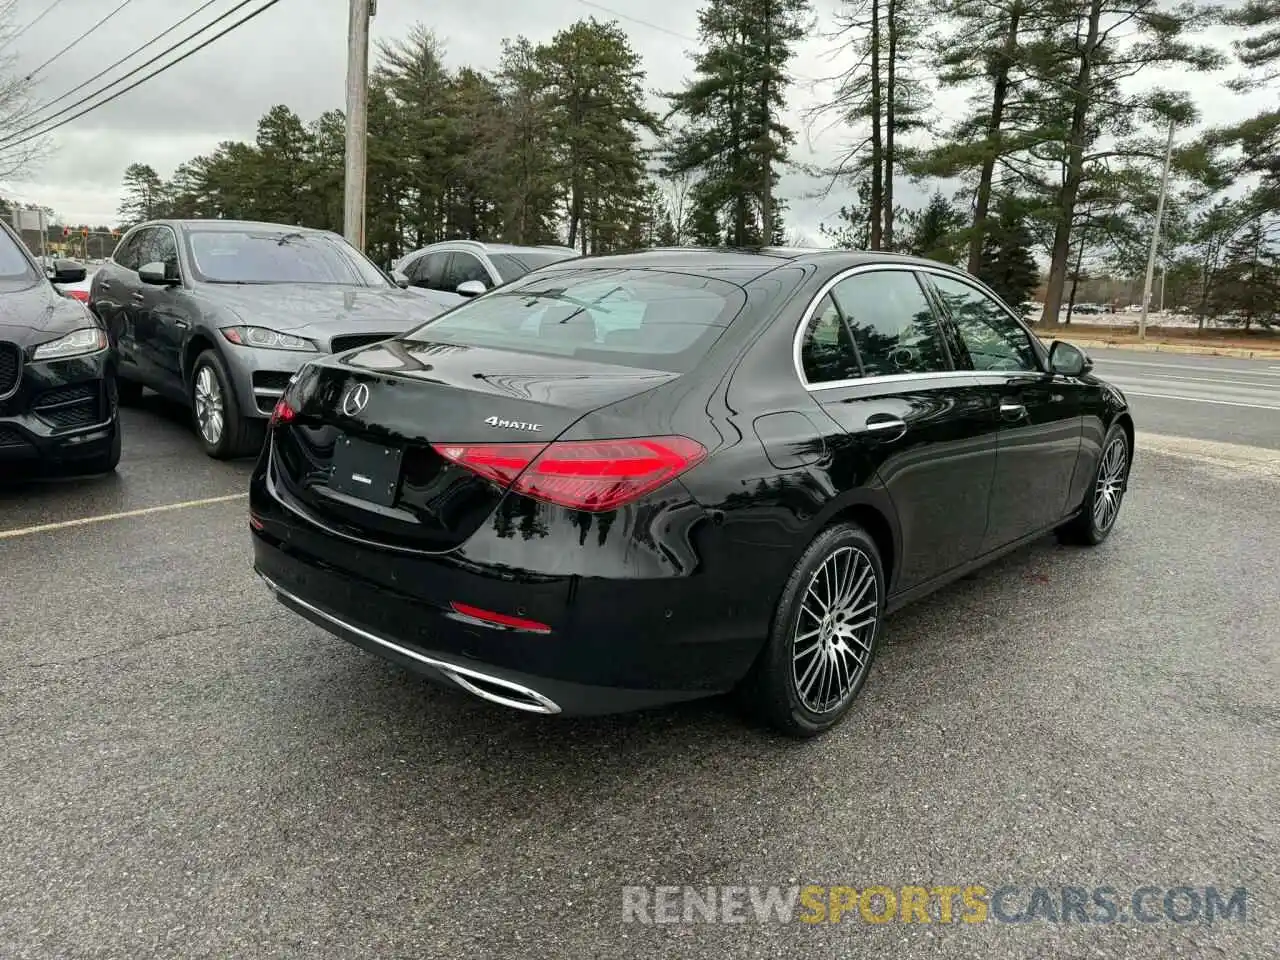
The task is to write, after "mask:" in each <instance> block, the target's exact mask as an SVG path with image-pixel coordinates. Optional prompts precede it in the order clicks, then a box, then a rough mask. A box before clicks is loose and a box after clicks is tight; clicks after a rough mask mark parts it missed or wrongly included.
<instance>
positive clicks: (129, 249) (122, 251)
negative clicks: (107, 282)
mask: <svg viewBox="0 0 1280 960" xmlns="http://www.w3.org/2000/svg"><path fill="white" fill-rule="evenodd" d="M150 233H151V228H150V227H143V228H142V229H141V230H135V231H133V233H131V234H129V235H128V236H127V237H125V238H124V239H123V240H122V241H120V246H118V247H117V248H116V252H115V253H113V254H112V255H111V258H112V259H113V260H115V262H116V263H118V264H120V266H122V267H124V268H125V269H126V270H137V269H138V268H139V267H140V266H142V262H141V261H140V260H139V259H138V257H139V255H140V253H141V251H142V247H143V245H144V244H146V242H147V237H148V235H150Z"/></svg>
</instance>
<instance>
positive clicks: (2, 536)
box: [0, 493, 249, 540]
mask: <svg viewBox="0 0 1280 960" xmlns="http://www.w3.org/2000/svg"><path fill="white" fill-rule="evenodd" d="M248 496H249V494H248V493H232V494H228V495H227V496H225V497H206V498H205V499H203V500H185V501H183V502H182V503H166V504H165V505H164V506H160V507H144V508H142V509H141V510H126V511H124V512H123V513H104V514H100V515H98V516H96V517H81V518H80V519H79V520H63V521H61V522H60V523H41V524H37V525H36V526H34V527H17V528H15V529H13V530H0V540H12V539H14V538H15V537H28V536H31V535H32V534H33V533H48V532H49V531H50V530H66V529H68V528H69V527H85V526H88V525H89V524H92V523H107V522H108V521H110V520H128V519H130V518H132V517H145V516H148V515H150V514H153V513H167V512H168V511H170V510H188V509H190V508H191V507H207V506H210V505H211V504H215V503H230V502H231V501H233V500H243V499H245V498H246V497H248Z"/></svg>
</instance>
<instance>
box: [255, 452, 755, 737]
mask: <svg viewBox="0 0 1280 960" xmlns="http://www.w3.org/2000/svg"><path fill="white" fill-rule="evenodd" d="M263 456H264V458H265V457H266V456H267V454H266V452H265V451H264V454H263ZM250 507H251V511H252V515H253V523H252V527H253V536H252V539H253V548H254V569H255V570H256V572H257V573H258V574H259V575H260V576H262V577H263V579H264V580H266V581H267V583H268V585H269V586H270V587H271V589H272V590H273V591H274V593H275V595H276V597H277V598H278V599H279V600H280V601H281V602H282V603H283V604H284V605H285V606H286V607H288V608H289V609H291V610H292V611H294V612H295V613H297V614H299V615H301V616H303V617H305V618H306V619H308V620H310V621H311V622H313V623H315V624H317V625H319V626H320V627H322V628H323V629H325V630H327V631H329V632H330V633H332V634H334V635H336V636H338V637H341V638H342V639H344V640H347V641H348V642H350V643H353V644H355V645H357V646H359V647H361V648H362V649H364V650H367V651H369V652H371V653H373V654H375V655H377V656H380V657H383V658H384V659H387V660H390V661H392V662H395V663H397V664H399V665H401V666H403V667H405V668H408V669H410V670H413V671H415V672H418V673H420V674H423V675H426V676H428V677H430V678H433V679H444V680H445V681H447V682H449V683H452V684H453V685H455V686H461V687H463V688H464V689H467V690H468V691H469V692H471V693H473V694H475V695H477V696H480V697H482V698H484V699H486V700H491V701H494V702H498V703H501V704H503V705H504V706H508V707H513V708H515V709H520V710H528V711H530V712H537V713H564V714H603V713H622V712H627V711H631V710H639V709H645V708H647V707H652V706H659V705H662V704H668V703H674V702H678V701H682V700H691V699H696V698H699V697H704V696H712V695H715V694H718V693H723V692H725V691H727V690H729V689H731V688H732V687H733V686H734V685H735V684H736V683H737V682H738V681H739V680H740V679H741V678H742V676H743V675H744V674H745V673H746V672H747V670H748V669H749V668H750V665H751V663H752V661H753V660H754V658H755V656H756V654H757V653H758V652H759V649H760V646H761V644H762V643H763V640H764V636H765V633H766V632H767V624H766V625H763V626H762V628H761V629H760V630H759V631H756V630H751V631H750V632H749V635H748V636H743V633H744V632H745V631H743V630H741V629H740V628H738V627H735V626H729V625H726V624H725V623H724V618H722V617H721V616H719V614H718V611H717V606H716V602H715V600H714V599H713V598H714V597H715V595H716V593H717V591H716V590H715V588H714V587H712V586H711V585H710V584H709V583H708V582H707V581H706V580H705V579H703V577H702V576H691V575H681V576H669V577H648V578H639V579H628V578H626V577H610V576H606V575H598V576H591V575H586V574H584V573H583V572H580V571H574V572H568V571H565V569H564V567H565V565H566V560H565V558H570V559H572V558H573V556H574V555H576V554H580V553H581V552H582V548H581V547H579V545H578V538H577V536H574V537H573V538H572V540H571V541H570V542H568V543H562V549H561V550H560V551H556V553H558V554H559V556H560V568H559V570H556V569H555V568H553V567H551V566H546V567H541V568H539V567H538V566H537V565H536V564H532V563H530V562H529V561H530V560H531V559H532V558H533V557H535V556H537V555H535V554H533V553H532V552H530V553H528V554H527V555H526V557H525V558H524V559H525V560H526V565H525V566H523V567H513V566H512V565H510V564H509V563H506V564H504V563H500V562H498V560H497V559H496V558H495V559H492V560H488V561H480V560H479V559H478V557H476V556H475V555H472V556H466V555H464V554H463V552H461V551H452V552H450V553H445V554H421V553H408V552H405V551H397V550H392V549H387V548H383V547H379V546H376V545H373V544H368V543H361V542H355V541H352V540H350V539H347V538H345V537H341V536H338V535H336V534H334V533H333V532H331V531H328V530H325V529H323V528H318V527H317V526H316V525H315V524H313V523H312V522H309V521H308V519H306V518H305V517H302V516H299V515H297V514H296V513H294V512H293V511H292V510H291V509H290V508H289V507H286V506H285V505H284V504H282V503H281V502H280V501H278V500H276V499H275V497H274V496H273V495H272V494H271V493H270V492H269V488H268V486H267V484H266V483H265V482H264V476H263V470H262V464H261V463H260V465H259V469H258V470H257V471H256V472H255V475H254V478H253V480H252V481H251V483H250ZM552 526H553V527H554V526H555V525H554V524H552ZM553 539H554V538H553ZM473 541H474V542H485V538H484V537H483V536H482V535H480V534H477V536H476V537H474V538H473ZM498 543H499V544H500V545H502V544H505V546H504V547H502V549H505V550H506V551H507V554H506V555H510V556H513V557H514V556H518V554H514V553H513V552H512V547H513V546H518V545H513V544H512V543H511V541H510V540H506V541H502V540H499V541H498ZM547 546H548V547H549V546H550V544H548V545H547ZM541 555H543V556H549V555H550V551H548V552H547V553H546V554H541ZM455 603H456V604H460V605H463V606H464V608H465V607H471V608H477V609H478V610H480V611H493V612H495V613H497V614H501V615H504V616H511V617H518V618H521V619H522V620H524V621H526V622H527V621H535V622H536V623H539V624H544V625H546V627H547V628H548V629H546V630H544V631H543V632H536V631H535V630H533V629H521V628H519V627H504V626H500V625H495V624H493V623H487V622H484V621H478V620H477V619H475V618H474V617H471V616H469V615H466V614H461V613H459V612H458V611H457V610H456V609H455V608H454V606H453V605H454V604H455Z"/></svg>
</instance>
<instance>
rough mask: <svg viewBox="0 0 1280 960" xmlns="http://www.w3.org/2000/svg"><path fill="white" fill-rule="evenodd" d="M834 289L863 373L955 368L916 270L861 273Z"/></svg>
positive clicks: (888, 373) (904, 372)
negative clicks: (917, 277) (952, 366)
mask: <svg viewBox="0 0 1280 960" xmlns="http://www.w3.org/2000/svg"><path fill="white" fill-rule="evenodd" d="M831 293H832V296H833V297H834V298H835V302H836V305H837V306H838V307H839V308H840V312H841V313H843V314H844V316H845V319H846V321H847V322H848V324H849V330H850V332H851V333H852V334H853V342H854V344H855V345H856V346H857V349H858V357H859V359H861V361H862V374H863V376H866V377H885V376H893V375H897V374H909V373H938V372H942V371H945V370H949V369H951V364H950V361H949V359H948V356H947V351H946V347H945V346H944V345H943V342H942V334H941V332H940V331H939V329H938V321H937V317H935V316H934V313H933V307H932V306H931V305H930V303H929V299H928V298H927V297H926V296H925V292H924V290H923V289H922V288H921V286H920V282H919V281H918V280H917V279H916V276H915V274H914V273H911V272H910V271H907V270H876V271H873V272H871V273H858V274H854V275H853V276H852V277H849V278H848V279H846V280H842V281H840V283H838V284H836V286H835V289H833V290H832V291H831Z"/></svg>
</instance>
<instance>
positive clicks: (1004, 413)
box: [1000, 403, 1027, 420]
mask: <svg viewBox="0 0 1280 960" xmlns="http://www.w3.org/2000/svg"><path fill="white" fill-rule="evenodd" d="M1026 415H1027V408H1026V407H1025V406H1023V405H1022V404H1020V403H1001V404H1000V418H1001V419H1002V420H1021V419H1022V418H1023V417H1025V416H1026Z"/></svg>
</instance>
